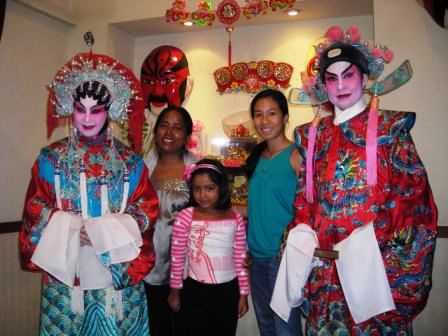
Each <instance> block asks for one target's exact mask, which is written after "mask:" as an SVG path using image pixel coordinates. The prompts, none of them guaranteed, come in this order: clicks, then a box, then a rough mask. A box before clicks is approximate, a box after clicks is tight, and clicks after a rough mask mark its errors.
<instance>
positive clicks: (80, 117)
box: [73, 97, 107, 137]
mask: <svg viewBox="0 0 448 336" xmlns="http://www.w3.org/2000/svg"><path fill="white" fill-rule="evenodd" d="M97 103H98V101H97V100H95V99H93V98H92V97H86V98H81V99H80V101H79V102H76V101H75V104H74V106H73V125H74V127H75V128H76V129H77V130H78V132H79V133H81V134H82V135H84V136H86V137H93V136H96V135H98V134H99V133H100V131H101V129H102V128H103V126H104V123H105V122H106V120H107V110H106V107H105V106H104V105H97Z"/></svg>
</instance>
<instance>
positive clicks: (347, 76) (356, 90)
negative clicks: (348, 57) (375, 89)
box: [324, 61, 367, 111]
mask: <svg viewBox="0 0 448 336" xmlns="http://www.w3.org/2000/svg"><path fill="white" fill-rule="evenodd" d="M366 82H367V75H365V74H362V73H361V71H360V70H359V68H358V67H357V66H356V65H354V64H352V63H349V62H345V61H340V62H336V63H333V64H332V65H330V66H329V67H328V68H327V71H326V72H325V75H324V83H325V89H326V91H327V94H328V99H329V100H330V101H331V102H332V103H333V105H334V106H336V107H338V108H339V109H340V110H342V111H343V110H346V109H348V108H350V107H352V106H353V105H355V104H356V103H357V102H358V101H359V100H360V99H361V98H362V94H363V88H364V85H365V84H366Z"/></svg>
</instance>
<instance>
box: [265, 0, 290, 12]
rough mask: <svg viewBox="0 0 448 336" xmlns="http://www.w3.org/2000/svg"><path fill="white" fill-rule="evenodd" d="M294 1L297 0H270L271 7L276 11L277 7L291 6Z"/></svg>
mask: <svg viewBox="0 0 448 336" xmlns="http://www.w3.org/2000/svg"><path fill="white" fill-rule="evenodd" d="M294 2H296V0H269V7H271V9H272V10H273V11H276V10H277V9H285V8H291V7H292V5H294Z"/></svg>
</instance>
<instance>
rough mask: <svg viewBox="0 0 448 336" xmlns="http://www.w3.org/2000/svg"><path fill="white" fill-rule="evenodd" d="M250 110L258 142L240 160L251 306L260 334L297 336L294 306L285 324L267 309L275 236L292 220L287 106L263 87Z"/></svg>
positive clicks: (293, 163) (294, 158)
mask: <svg viewBox="0 0 448 336" xmlns="http://www.w3.org/2000/svg"><path fill="white" fill-rule="evenodd" d="M250 112H251V116H252V119H253V123H254V126H255V129H256V130H257V133H258V134H259V136H260V137H261V138H263V142H261V143H260V144H258V145H257V146H256V147H255V149H254V150H253V151H252V153H251V155H250V157H249V158H248V159H247V162H246V165H247V175H248V177H249V198H248V220H249V226H248V236H247V242H248V246H249V251H250V254H251V256H252V260H251V268H250V282H251V295H252V302H253V305H254V309H255V315H256V317H257V323H258V328H259V330H260V336H268V335H269V336H271V335H272V336H283V335H284V336H289V335H294V336H297V335H299V336H301V335H302V328H301V320H300V311H299V308H294V309H293V311H292V312H291V315H290V318H289V321H288V323H286V322H284V321H283V320H282V319H281V318H280V317H279V316H277V315H276V314H275V313H274V312H273V311H272V310H271V308H270V306H269V303H270V301H271V296H272V292H273V290H274V284H275V279H276V277H277V272H278V267H279V264H280V260H279V257H278V256H279V250H280V241H281V237H282V235H283V232H284V230H285V228H286V226H287V225H288V224H289V222H290V221H291V220H292V218H293V203H294V197H295V191H296V186H297V180H296V176H297V174H298V170H299V166H300V160H301V159H300V156H299V155H298V152H297V149H296V148H295V146H294V144H293V143H292V142H291V141H290V140H288V138H287V137H286V135H285V128H286V124H287V122H288V118H289V112H288V102H287V100H286V97H285V96H284V95H283V93H281V92H280V91H276V90H271V89H268V90H265V91H262V92H260V93H258V94H257V95H256V96H255V97H254V99H253V100H252V102H251V105H250Z"/></svg>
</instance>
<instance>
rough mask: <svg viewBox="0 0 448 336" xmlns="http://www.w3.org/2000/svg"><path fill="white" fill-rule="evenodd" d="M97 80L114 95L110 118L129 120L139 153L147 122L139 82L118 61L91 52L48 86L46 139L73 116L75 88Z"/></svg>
mask: <svg viewBox="0 0 448 336" xmlns="http://www.w3.org/2000/svg"><path fill="white" fill-rule="evenodd" d="M95 81H96V82H99V83H101V84H102V85H104V86H105V87H106V88H107V89H108V92H109V94H110V96H111V97H110V98H111V102H110V106H108V107H109V109H108V115H109V118H110V119H112V120H115V121H118V122H120V123H124V122H125V121H126V120H129V140H130V143H131V145H132V147H133V150H134V151H136V152H137V153H139V152H140V149H141V146H142V130H143V123H144V121H145V115H144V101H143V95H142V90H141V87H140V83H139V81H138V79H137V78H136V77H135V75H134V74H133V73H132V71H131V70H130V69H128V68H127V67H125V66H124V65H122V64H121V63H119V62H118V61H117V60H115V59H113V58H111V57H109V56H106V55H100V54H93V53H92V52H91V51H90V52H89V53H79V54H77V55H76V56H75V57H73V58H72V59H71V60H70V61H69V62H67V63H66V64H65V65H64V66H63V67H62V68H61V69H59V70H58V72H57V73H56V76H55V78H54V79H53V81H52V82H51V83H50V84H48V90H49V91H50V93H49V96H48V103H47V136H48V137H50V136H51V134H52V132H53V130H54V129H55V128H56V127H57V125H58V122H59V120H60V119H61V118H64V117H68V116H70V115H71V114H72V112H73V103H74V94H75V91H76V88H78V87H79V86H80V85H82V84H83V83H86V82H95ZM103 98H105V97H103ZM100 99H101V98H100Z"/></svg>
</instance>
